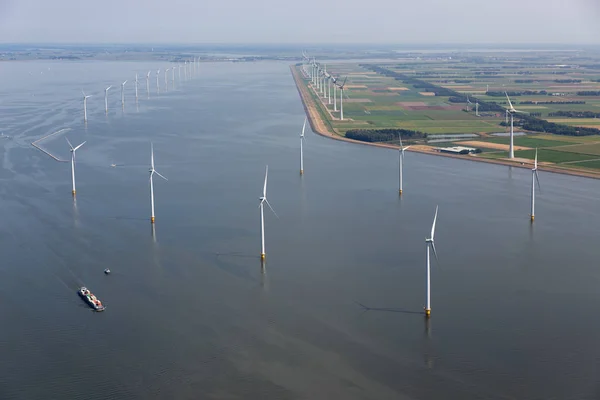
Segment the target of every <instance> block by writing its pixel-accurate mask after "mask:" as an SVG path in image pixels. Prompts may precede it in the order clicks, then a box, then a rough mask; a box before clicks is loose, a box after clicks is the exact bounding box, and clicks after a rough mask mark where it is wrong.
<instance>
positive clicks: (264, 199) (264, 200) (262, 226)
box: [259, 165, 277, 260]
mask: <svg viewBox="0 0 600 400" xmlns="http://www.w3.org/2000/svg"><path fill="white" fill-rule="evenodd" d="M268 175H269V166H268V165H267V168H266V170H265V185H264V187H263V195H262V196H261V197H259V200H260V205H259V207H260V237H261V252H260V259H261V260H264V259H265V213H264V203H267V205H268V206H269V208H270V209H271V211H273V214H275V216H277V214H276V213H275V210H273V207H271V204H269V201H268V200H267V177H268Z"/></svg>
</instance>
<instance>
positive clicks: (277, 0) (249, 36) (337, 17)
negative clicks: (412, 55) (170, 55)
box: [0, 0, 600, 44]
mask: <svg viewBox="0 0 600 400" xmlns="http://www.w3.org/2000/svg"><path fill="white" fill-rule="evenodd" d="M599 22H600V0H497V1H489V0H367V1H365V0H343V1H342V0H295V1H290V0H0V42H5V43H6V42H73V43H75V42H76V43H81V42H94V43H106V42H112V43H115V42H117V43H123V42H127V43H132V42H143V43H400V44H401V43H600V23H599Z"/></svg>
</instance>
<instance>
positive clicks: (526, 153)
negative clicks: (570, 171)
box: [515, 149, 599, 164]
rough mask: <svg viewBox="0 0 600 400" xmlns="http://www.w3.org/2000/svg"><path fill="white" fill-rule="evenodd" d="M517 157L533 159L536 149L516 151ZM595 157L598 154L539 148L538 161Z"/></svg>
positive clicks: (580, 159) (566, 160)
mask: <svg viewBox="0 0 600 400" xmlns="http://www.w3.org/2000/svg"><path fill="white" fill-rule="evenodd" d="M515 157H518V158H529V159H531V160H533V158H534V157H535V150H518V151H515ZM595 158H599V157H598V156H592V155H587V154H580V153H570V152H566V151H556V150H548V149H539V150H538V161H540V162H551V163H557V164H559V163H564V162H571V161H584V160H593V159H595Z"/></svg>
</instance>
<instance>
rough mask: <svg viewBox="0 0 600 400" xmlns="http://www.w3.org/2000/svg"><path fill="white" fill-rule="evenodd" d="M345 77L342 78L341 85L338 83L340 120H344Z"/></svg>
mask: <svg viewBox="0 0 600 400" xmlns="http://www.w3.org/2000/svg"><path fill="white" fill-rule="evenodd" d="M346 79H348V77H346V78H344V82H342V84H341V85H338V87H339V88H340V121H343V120H344V86H345V85H346Z"/></svg>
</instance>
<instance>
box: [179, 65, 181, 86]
mask: <svg viewBox="0 0 600 400" xmlns="http://www.w3.org/2000/svg"><path fill="white" fill-rule="evenodd" d="M179 82H181V64H179Z"/></svg>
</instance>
